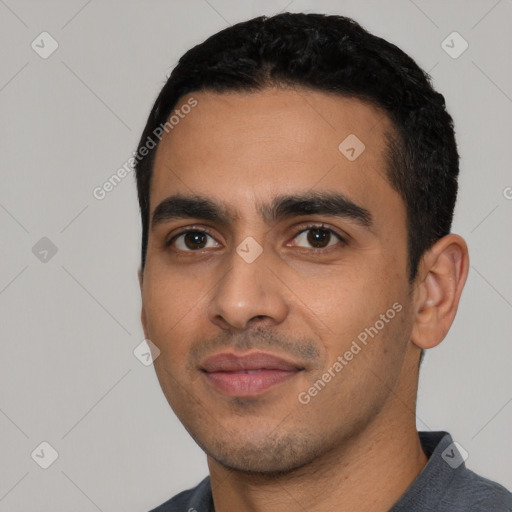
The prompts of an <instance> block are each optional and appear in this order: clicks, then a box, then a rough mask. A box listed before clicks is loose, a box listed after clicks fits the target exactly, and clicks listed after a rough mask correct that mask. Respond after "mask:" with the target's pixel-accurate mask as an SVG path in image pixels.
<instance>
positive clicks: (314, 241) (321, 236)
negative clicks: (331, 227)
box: [307, 228, 331, 248]
mask: <svg viewBox="0 0 512 512" xmlns="http://www.w3.org/2000/svg"><path fill="white" fill-rule="evenodd" d="M307 239H308V243H310V244H311V245H312V246H313V247H316V248H321V247H326V246H327V245H328V244H329V241H330V240H331V233H330V232H329V231H327V230H325V229H317V228H315V229H310V230H309V233H308V235H307Z"/></svg>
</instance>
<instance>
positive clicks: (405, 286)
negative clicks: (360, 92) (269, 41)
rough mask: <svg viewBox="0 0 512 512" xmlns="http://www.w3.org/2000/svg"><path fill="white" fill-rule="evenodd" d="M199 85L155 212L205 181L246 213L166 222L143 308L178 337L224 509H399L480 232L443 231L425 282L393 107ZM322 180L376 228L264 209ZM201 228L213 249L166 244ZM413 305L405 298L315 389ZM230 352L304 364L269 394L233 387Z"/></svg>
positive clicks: (151, 334)
mask: <svg viewBox="0 0 512 512" xmlns="http://www.w3.org/2000/svg"><path fill="white" fill-rule="evenodd" d="M193 97H194V98H196V100H197V102H198V105H197V106H196V107H195V108H194V109H193V110H192V112H191V113H190V114H189V115H187V116H186V117H185V118H184V119H182V120H181V121H180V123H179V124H178V125H177V126H175V127H174V129H173V130H172V131H170V132H169V134H168V135H166V136H165V137H164V138H163V140H162V141H161V143H160V145H159V147H158V151H157V156H156V160H155V165H154V174H153V179H152V184H151V193H150V211H151V212H153V211H154V209H155V207H156V206H157V205H158V204H159V203H160V202H161V201H163V200H164V199H165V198H166V197H168V196H170V195H172V194H177V193H180V194H183V195H187V196H191V195H194V194H199V195H204V196H207V197H208V198H210V199H213V200H215V201H217V202H218V203H220V204H222V205H224V207H225V208H226V209H227V210H228V211H229V212H231V213H233V214H236V218H234V219H233V220H232V221H230V222H229V223H227V224H225V225H224V224H219V223H216V222H211V221H207V222H205V221H204V220H201V219H196V218H181V219H173V220H168V221H166V222H163V223H159V224H157V225H156V226H155V228H154V229H152V230H150V233H149V240H148V252H147V260H146V266H145V269H144V272H143V273H142V272H140V273H139V279H140V284H141V292H142V314H141V319H142V325H143V328H144V333H145V336H146V337H147V338H149V339H151V340H152V342H153V343H154V344H155V345H156V346H157V347H158V348H159V350H160V355H159V357H158V358H156V360H155V361H154V367H155V370H156V373H157V376H158V379H159V382H160V385H161V387H162V390H163V392H164V394H165V396H166V398H167V400H168V402H169V404H170V406H171V407H172V409H173V410H174V411H175V413H176V415H177V416H178V417H179V419H180V420H181V421H182V423H183V424H184V426H185V428H186V429H187V430H188V431H189V433H190V434H191V435H192V437H193V438H194V439H195V440H196V442H197V443H198V444H199V445H200V446H201V447H202V448H203V449H204V451H205V452H206V454H207V458H208V465H209V470H210V476H211V480H212V489H213V497H214V503H215V509H216V510H217V511H218V512H231V511H238V510H246V511H268V510H272V511H276V512H280V511H285V510H286V511H287V512H290V511H303V510H309V511H313V512H321V511H332V510H343V511H356V510H361V509H362V507H363V504H364V510H367V511H386V510H388V509H389V508H390V507H391V506H392V505H393V504H394V503H395V502H396V501H397V500H398V499H399V497H400V496H401V495H402V494H403V493H404V492H405V491H406V489H407V488H408V487H409V485H410V484H411V483H412V482H413V481H414V479H415V478H416V477H417V476H418V474H419V473H420V472H421V470H422V469H423V467H424V466H425V464H426V462H427V458H426V456H425V454H424V453H423V451H422V449H421V445H420V442H419V438H418V434H417V430H416V426H415V402H416V391H417V382H418V361H419V355H420V349H421V348H431V347H433V346H435V345H437V344H438V343H440V342H441V341H442V339H443V338H444V336H445V335H446V333H447V331H448V329H449V327H450V325H451V323H452V321H453V318H454V316H455V313H456V310H457V306H458V302H459V297H460V294H461V292H462V288H463V286H464V282H465V279H466V276H467V272H468V255H467V247H466V244H465V242H464V240H463V239H462V238H461V237H459V236H457V235H453V234H451V235H448V236H446V237H444V238H443V239H441V240H439V241H438V242H437V243H436V244H435V245H434V246H433V247H432V248H431V249H430V250H429V251H427V253H425V255H424V257H423V259H422V261H421V264H420V267H419V271H418V276H417V278H416V280H415V282H414V283H410V282H409V280H408V268H407V242H406V241H407V229H406V211H405V205H404V203H403V200H402V199H401V197H400V196H399V195H398V193H397V192H396V191H395V190H394V189H393V188H392V187H391V185H390V184H389V182H388V180H387V178H386V174H385V170H386V164H385V161H386V147H385V142H384V141H385V133H386V132H387V131H389V130H392V125H391V123H390V121H389V119H388V118H387V116H386V115H385V114H383V113H382V112H381V111H379V110H377V109H376V108H375V107H373V106H370V105H369V104H367V103H364V102H361V101H359V100H356V99H349V98H342V97H339V96H336V95H332V94H327V93H322V92H316V91H315V92H314V91H308V90H291V89H286V88H273V89H266V90H264V91H261V92H257V93H223V94H218V93H213V92H200V93H194V94H193ZM187 99H188V97H186V98H183V99H182V100H181V101H180V104H178V106H177V108H179V107H180V105H182V104H184V103H185V102H186V101H187ZM349 134H356V135H357V137H358V138H359V139H360V140H361V141H363V142H364V144H365V150H364V151H363V152H362V153H361V155H360V156H359V157H358V158H357V159H356V160H354V161H349V160H348V159H347V158H346V157H345V156H344V155H343V154H342V153H341V152H340V150H339V149H338V145H339V144H340V142H341V141H343V140H344V139H345V138H346V137H347V135H349ZM311 191H313V192H339V193H341V194H344V195H345V196H346V197H348V198H349V199H350V200H351V201H353V202H354V203H356V204H357V205H359V206H361V207H363V208H365V209H366V210H368V211H369V212H370V214H371V217H372V225H371V226H370V227H366V226H362V225H361V224H359V223H357V222H356V221H355V220H353V219H348V218H340V217H336V216H332V215H323V214H322V215H319V214H313V215H306V216H299V217H297V216H294V217H292V218H288V219H285V220H283V219H281V220H279V221H277V222H267V221H265V219H263V218H262V217H261V216H260V213H259V210H258V205H259V204H261V203H264V202H268V201H269V200H270V199H271V198H273V197H274V196H277V195H281V194H301V193H304V192H311ZM311 223H312V224H315V225H317V224H323V225H324V226H325V228H326V229H332V230H333V231H334V232H336V233H339V234H341V235H342V236H343V237H344V238H345V240H346V242H345V243H343V242H340V241H339V240H338V239H337V238H336V237H335V236H334V235H331V239H330V242H329V246H328V247H326V248H315V247H312V246H311V244H309V243H308V239H307V237H306V235H307V233H308V232H306V233H305V234H302V235H298V236H297V233H298V232H299V231H301V230H303V229H305V227H306V225H307V224H311ZM186 227H193V228H194V229H197V230H201V229H208V230H209V232H210V234H211V237H212V238H209V237H207V240H208V246H207V247H205V248H202V249H200V250H197V249H196V250H191V249H190V248H189V247H188V246H187V245H186V244H184V237H180V238H179V239H178V240H179V241H178V240H176V239H175V241H174V244H171V246H167V247H166V246H165V243H166V241H167V240H169V239H170V238H172V237H173V236H174V235H176V234H178V233H179V231H180V230H181V229H183V228H186ZM323 233H324V235H326V233H325V231H324V232H323ZM249 236H250V237H253V238H254V239H255V240H256V241H257V242H258V243H259V245H260V246H261V248H262V250H263V252H262V253H261V255H260V256H259V257H258V258H256V259H255V260H254V261H253V262H252V263H247V262H246V261H245V260H244V259H243V258H242V257H241V256H240V255H239V254H238V253H237V251H236V248H237V246H239V244H240V243H241V242H242V241H244V240H245V239H246V238H247V237H249ZM326 236H328V235H326ZM187 249H188V251H187ZM396 303H398V304H400V305H401V306H402V309H401V311H400V312H399V313H397V314H396V316H395V317H394V318H393V319H392V320H389V322H387V323H386V324H385V326H384V327H383V328H382V329H380V330H379V332H378V334H377V335H376V336H375V337H374V338H372V339H370V341H369V342H368V343H367V345H365V346H363V348H362V350H361V351H360V352H359V353H357V355H355V356H354V357H353V359H352V360H350V362H348V364H347V365H346V366H344V367H343V370H342V371H341V372H339V373H336V376H335V377H333V378H332V379H331V381H330V382H329V383H328V384H327V385H325V387H324V388H323V389H322V390H321V391H320V392H318V393H317V394H316V396H314V397H312V398H311V400H310V402H309V403H308V404H303V403H301V402H300V401H299V400H298V396H299V394H300V393H301V392H304V391H307V390H308V389H309V388H310V387H311V386H312V385H313V384H314V383H315V382H316V381H318V379H321V378H322V375H324V374H325V373H326V372H327V371H328V369H329V368H331V367H332V366H333V363H334V362H335V361H336V360H337V358H338V356H340V355H343V354H344V353H345V352H346V351H347V350H349V349H350V347H351V343H352V342H353V341H354V340H356V339H357V336H358V334H360V333H361V332H362V331H364V329H365V328H368V327H370V326H374V325H375V323H376V321H377V320H379V318H380V315H381V314H384V313H386V311H387V310H389V309H390V308H391V307H392V305H393V304H396ZM226 350H231V351H234V352H236V353H237V354H249V353H251V352H254V351H256V350H262V351H266V352H270V353H272V354H275V355H278V356H281V357H284V358H285V359H287V360H293V361H295V362H297V361H298V362H300V363H301V364H302V366H303V367H304V370H303V371H301V372H299V373H298V374H297V375H296V376H294V377H293V378H292V379H289V380H287V381H285V382H282V383H280V384H278V385H276V386H274V387H272V388H270V389H269V390H267V391H265V392H264V393H261V394H259V395H257V396H252V397H246V398H243V397H236V396H235V397H228V396H225V395H222V394H221V393H219V392H218V391H217V390H215V389H214V388H212V386H211V385H210V384H209V383H208V382H207V380H206V379H205V378H204V375H203V374H202V372H201V371H200V369H199V367H198V366H199V364H200V362H201V361H202V360H203V359H204V358H205V357H207V356H209V355H212V354H216V353H219V352H221V351H226Z"/></svg>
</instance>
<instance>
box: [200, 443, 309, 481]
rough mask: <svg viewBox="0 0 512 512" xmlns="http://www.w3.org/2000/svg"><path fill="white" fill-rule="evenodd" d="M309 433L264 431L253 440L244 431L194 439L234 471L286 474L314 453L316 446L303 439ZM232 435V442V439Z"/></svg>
mask: <svg viewBox="0 0 512 512" xmlns="http://www.w3.org/2000/svg"><path fill="white" fill-rule="evenodd" d="M308 437H309V436H299V435H297V434H293V435H292V434H290V435H287V436H280V437H279V438H278V437H277V436H275V435H274V436H272V435H266V436H265V438H264V439H261V440H257V439H255V438H254V437H253V436H250V435H247V439H245V440H244V439H243V436H241V435H236V436H235V435H233V436H228V437H227V438H225V439H222V440H220V439H215V440H210V441H209V442H206V443H199V442H198V440H197V439H196V442H198V444H199V445H200V446H201V448H202V449H203V450H204V451H205V452H206V454H207V455H208V456H209V457H210V458H212V459H213V460H215V461H216V462H217V463H219V464H220V465H222V466H224V467H226V468H228V469H230V470H234V471H238V472H242V473H250V474H261V475H270V474H272V475H278V474H287V473H290V472H292V471H295V470H297V469H299V468H301V467H303V466H305V465H307V464H309V463H310V462H312V461H313V460H314V459H315V458H316V457H317V454H318V451H317V449H315V448H318V447H314V446H313V445H312V444H311V442H308V441H306V439H308ZM234 439H236V443H234V441H233V440H234Z"/></svg>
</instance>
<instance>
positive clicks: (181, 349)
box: [142, 271, 207, 361]
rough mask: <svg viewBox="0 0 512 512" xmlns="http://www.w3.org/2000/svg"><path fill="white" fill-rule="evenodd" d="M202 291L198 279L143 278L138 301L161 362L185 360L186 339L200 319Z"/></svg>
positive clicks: (167, 274)
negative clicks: (140, 296)
mask: <svg viewBox="0 0 512 512" xmlns="http://www.w3.org/2000/svg"><path fill="white" fill-rule="evenodd" d="M206 291H207V289H206V287H205V286H203V285H202V284H201V280H199V279H190V277H189V276H185V275H183V273H181V274H180V273H177V272H170V271H166V272H165V273H163V272H148V275H147V276H145V281H144V287H143V294H142V301H143V305H144V311H145V315H146V322H147V328H148V335H149V337H150V339H151V341H153V343H155V345H156V346H157V347H158V348H159V349H160V351H161V355H162V356H164V359H170V360H171V359H172V361H177V360H182V357H185V354H186V348H187V340H188V339H189V338H190V337H191V336H193V332H194V330H195V326H196V325H200V322H201V320H200V318H202V317H203V316H204V310H205V303H204V299H203V297H204V296H205V293H206ZM170 355H172V358H171V357H167V356H170Z"/></svg>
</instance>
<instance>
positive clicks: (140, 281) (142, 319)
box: [137, 267, 149, 339]
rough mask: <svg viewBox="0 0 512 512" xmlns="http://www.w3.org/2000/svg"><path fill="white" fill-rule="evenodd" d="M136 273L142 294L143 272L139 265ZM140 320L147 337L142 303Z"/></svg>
mask: <svg viewBox="0 0 512 512" xmlns="http://www.w3.org/2000/svg"><path fill="white" fill-rule="evenodd" d="M137 275H138V277H139V286H140V291H141V295H142V283H143V280H144V272H143V270H142V268H140V267H139V271H138V272H137ZM140 322H141V324H142V329H143V331H144V338H146V339H149V337H148V329H147V321H146V311H145V310H144V303H143V304H142V307H141V311H140Z"/></svg>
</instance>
